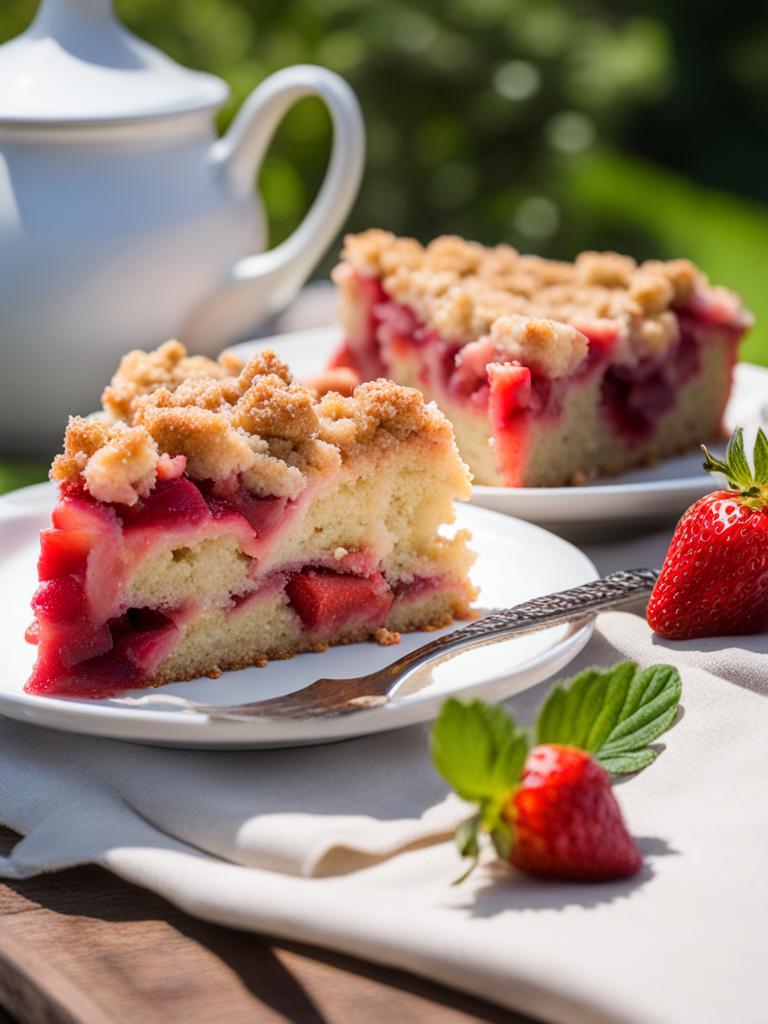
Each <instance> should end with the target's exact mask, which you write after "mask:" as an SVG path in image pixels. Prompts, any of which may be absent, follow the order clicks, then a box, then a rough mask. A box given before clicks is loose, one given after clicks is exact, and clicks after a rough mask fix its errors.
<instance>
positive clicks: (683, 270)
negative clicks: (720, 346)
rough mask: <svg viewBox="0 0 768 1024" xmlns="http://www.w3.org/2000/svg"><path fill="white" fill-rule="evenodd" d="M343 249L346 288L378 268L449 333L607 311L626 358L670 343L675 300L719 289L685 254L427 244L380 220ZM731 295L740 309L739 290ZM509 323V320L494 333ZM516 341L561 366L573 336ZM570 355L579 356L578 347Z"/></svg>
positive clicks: (587, 320) (591, 318) (399, 293)
mask: <svg viewBox="0 0 768 1024" xmlns="http://www.w3.org/2000/svg"><path fill="white" fill-rule="evenodd" d="M342 259H343V260H344V262H343V263H341V264H340V266H338V267H337V268H336V270H335V271H334V274H333V276H334V280H335V281H336V283H337V284H338V285H339V287H340V288H341V289H342V291H344V290H345V289H351V288H352V287H353V284H352V281H351V278H352V277H353V276H354V274H355V273H357V274H362V275H366V276H370V277H376V278H379V280H380V281H381V284H382V287H383V288H384V290H385V292H386V293H387V295H388V296H390V297H391V298H392V299H394V300H395V301H396V302H398V303H399V304H401V305H404V306H407V307H409V308H410V309H412V310H413V312H414V314H415V315H416V316H417V317H418V319H419V320H420V321H421V322H423V323H425V324H427V325H428V326H430V327H432V328H433V329H434V330H436V331H437V332H438V333H439V334H440V335H441V336H442V337H443V338H445V339H446V340H448V341H453V342H456V343H459V344H469V343H471V342H474V341H477V340H478V339H479V338H481V337H484V336H485V335H488V334H491V333H493V332H495V331H496V324H497V322H498V321H499V319H500V318H513V319H514V318H527V319H528V320H531V321H542V320H548V321H553V322H559V323H561V324H562V323H565V324H569V323H570V324H574V325H576V326H578V327H579V328H580V329H581V332H583V331H585V330H589V329H590V327H593V326H594V327H597V328H599V327H600V326H601V325H600V323H599V322H600V321H606V320H610V321H612V322H613V329H614V330H616V329H618V332H619V336H620V338H621V339H622V344H621V346H620V348H619V350H618V354H617V358H620V359H622V360H624V361H626V362H636V361H637V360H638V359H640V358H643V357H644V356H646V355H648V354H656V353H661V352H663V351H664V350H665V349H666V348H667V347H668V346H669V345H671V344H673V343H674V342H675V341H676V340H677V337H678V329H677V319H676V317H675V315H674V313H673V310H674V309H675V308H677V307H679V306H681V305H684V304H685V303H687V302H688V301H689V300H690V299H691V298H692V297H693V296H694V294H695V293H697V292H698V293H702V294H711V293H712V292H713V289H711V287H710V286H709V283H708V280H707V278H706V277H705V275H704V274H703V273H702V272H701V271H699V270H698V269H697V268H696V267H695V266H694V265H693V264H692V263H691V262H690V261H689V260H684V259H675V260H668V261H663V260H647V261H645V262H644V263H641V264H639V265H638V264H637V263H636V262H635V260H633V259H632V258H631V257H629V256H623V255H621V254H619V253H615V252H583V253H581V254H580V255H579V256H577V257H576V259H575V261H574V262H573V263H567V262H563V261H559V260H547V259H543V258H541V257H539V256H526V255H522V254H520V253H518V252H517V250H516V249H514V248H513V247H512V246H509V245H499V246H495V247H493V248H487V247H485V246H482V245H479V244H478V243H477V242H468V241H465V240H464V239H461V238H458V237H455V236H443V237H441V238H436V239H435V240H434V241H432V242H430V243H429V244H428V245H426V246H423V245H421V244H420V243H419V242H417V241H416V240H415V239H412V238H397V237H396V236H395V235H393V234H391V233H390V232H388V231H381V230H378V229H372V230H370V231H366V232H363V233H362V234H359V235H348V236H347V238H346V239H345V241H344V250H343V252H342ZM729 294H732V293H729ZM734 301H735V303H736V304H737V306H738V308H739V310H740V304H739V303H738V299H737V298H736V297H735V296H734ZM602 326H603V328H604V326H605V325H602ZM510 329H511V328H510V327H509V325H507V324H505V325H502V326H501V328H500V329H499V331H498V332H497V333H500V334H501V335H506V334H508V333H509V331H510ZM581 339H582V333H580V331H576V332H575V333H574V334H573V335H571V340H572V341H573V343H574V344H575V345H576V349H577V350H578V351H581V349H582V345H583V342H582V340H581ZM529 342H530V345H529ZM516 344H519V345H520V346H521V347H520V348H519V350H518V356H517V358H519V359H520V361H521V362H523V363H527V362H528V361H529V360H530V359H536V360H537V361H538V363H539V368H540V370H541V372H542V373H545V374H547V375H549V376H557V375H559V373H560V367H561V366H562V364H563V360H564V358H565V357H564V355H563V350H564V347H565V346H566V345H567V344H568V338H567V336H565V335H563V334H558V333H557V332H554V331H552V332H551V333H550V335H549V340H548V341H547V340H545V339H544V338H543V336H541V335H539V334H532V335H531V336H530V338H528V337H527V336H520V337H518V338H517V339H516ZM570 362H572V363H574V364H575V365H578V362H577V360H576V351H575V352H574V354H573V355H572V356H571V357H570Z"/></svg>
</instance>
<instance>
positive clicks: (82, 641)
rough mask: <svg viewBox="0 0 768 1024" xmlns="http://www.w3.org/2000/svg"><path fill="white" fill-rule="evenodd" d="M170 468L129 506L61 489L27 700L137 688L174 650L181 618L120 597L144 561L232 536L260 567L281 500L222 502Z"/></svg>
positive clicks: (76, 488)
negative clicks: (168, 549)
mask: <svg viewBox="0 0 768 1024" xmlns="http://www.w3.org/2000/svg"><path fill="white" fill-rule="evenodd" d="M180 468H181V467H179V466H178V465H177V460H168V464H167V466H166V467H165V471H164V472H163V473H162V474H161V475H160V479H159V480H158V482H157V484H156V486H155V488H154V489H153V490H152V492H151V493H150V494H149V495H148V496H147V497H146V498H144V499H143V500H142V501H140V502H138V503H137V504H136V505H135V506H131V507H128V506H126V505H118V504H115V505H107V504H103V503H100V502H96V501H94V500H93V499H92V498H91V497H90V495H89V494H88V492H87V491H86V490H85V488H84V486H82V484H74V485H73V484H68V485H65V486H64V487H62V488H61V499H60V501H59V503H58V505H57V506H56V508H55V510H54V513H53V528H52V529H49V530H43V531H42V533H41V543H40V557H39V560H38V578H39V579H40V581H41V585H40V587H39V588H38V591H37V593H36V594H35V597H34V600H33V610H34V612H35V617H36V621H35V623H34V624H33V626H31V627H30V628H29V629H28V630H27V634H26V636H27V639H28V640H29V642H30V643H36V644H37V645H38V657H37V662H36V664H35V668H34V671H33V673H32V677H31V678H30V680H29V682H28V683H27V687H26V689H27V691H28V692H30V693H56V694H63V695H67V694H68V695H81V696H106V695H108V694H111V693H115V692H118V691H119V690H122V689H125V688H126V687H128V686H140V685H142V683H143V682H144V681H145V680H146V679H147V678H148V677H149V676H151V674H152V672H153V671H154V670H155V668H156V667H157V665H158V664H159V662H160V661H161V660H162V658H163V657H165V655H166V654H167V653H168V652H169V651H170V650H171V648H172V647H173V644H174V643H175V640H176V637H177V635H178V632H179V631H178V625H177V620H178V619H179V617H180V615H181V611H180V610H176V611H167V612H166V611H164V610H161V611H156V610H152V609H125V607H124V606H122V605H121V592H122V590H123V587H124V584H125V582H126V580H128V579H129V578H130V577H131V576H132V575H133V574H134V573H135V572H136V569H137V567H138V566H139V564H140V563H141V561H142V560H143V559H144V558H146V557H147V556H149V555H151V554H152V552H153V551H154V550H156V549H157V548H158V547H160V546H167V545H168V544H169V543H171V544H177V545H178V547H184V546H187V545H189V544H194V543H197V542H198V541H200V540H203V539H204V538H205V537H206V536H220V535H221V534H222V533H227V532H231V533H233V534H235V536H237V538H238V540H239V542H240V544H241V546H242V547H243V549H244V550H245V551H246V552H247V553H248V554H250V555H251V556H252V557H254V558H258V557H259V556H260V555H261V554H262V552H263V551H264V549H265V548H266V547H268V546H269V544H270V543H272V542H273V540H274V537H275V535H276V533H277V532H278V530H280V529H281V528H282V527H283V526H284V525H285V524H286V523H287V522H289V521H290V516H289V512H290V507H291V506H292V505H293V504H295V503H291V502H289V501H288V499H287V498H278V497H265V498H257V497H254V496H252V495H249V494H247V493H245V492H244V491H242V490H240V489H237V488H233V489H232V490H231V491H230V492H228V493H220V492H218V491H215V489H214V488H212V487H210V488H209V487H205V486H202V487H198V486H197V485H196V484H194V483H193V482H192V481H191V480H189V479H188V478H186V477H183V476H179V475H178V470H179V469H180Z"/></svg>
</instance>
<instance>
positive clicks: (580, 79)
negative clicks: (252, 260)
mask: <svg viewBox="0 0 768 1024" xmlns="http://www.w3.org/2000/svg"><path fill="white" fill-rule="evenodd" d="M35 6H36V3H35V0H4V2H3V5H2V8H0V39H5V38H9V37H10V36H11V35H13V34H15V33H16V32H18V31H20V30H21V29H22V28H23V27H24V26H25V24H26V23H27V22H28V21H29V19H30V18H31V16H32V14H33V11H34V9H35ZM116 7H117V10H118V13H119V14H120V16H121V17H122V18H123V20H124V21H125V22H126V24H127V25H129V26H130V27H131V28H132V29H133V30H134V31H136V32H137V33H138V34H139V35H141V36H142V37H144V38H145V39H147V40H149V41H150V42H152V43H154V44H155V45H157V46H159V47H161V48H162V49H164V50H165V51H167V52H168V53H170V54H171V55H173V56H174V57H175V58H176V59H177V60H180V61H181V62H183V63H185V64H188V65H191V66H193V67H197V68H200V69H205V70H208V71H212V72H214V73H216V74H218V75H221V76H222V77H224V78H226V80H227V81H228V82H229V84H230V86H231V89H232V95H231V99H230V101H229V102H228V103H227V105H226V106H225V108H224V109H223V110H222V111H221V114H220V126H221V127H222V128H225V127H226V125H227V123H228V121H229V120H230V118H231V116H232V114H233V112H234V111H235V110H236V109H237V108H238V106H239V105H240V103H241V102H242V101H243V99H244V98H245V97H246V96H247V94H248V92H249V91H250V90H251V89H252V88H253V87H254V86H255V85H256V84H257V83H258V82H259V81H260V80H261V79H262V78H264V77H265V76H266V75H267V74H268V73H270V72H271V71H274V70H276V69H277V68H279V67H282V66H284V65H287V64H292V63H298V62H315V63H319V64H324V65H326V66H328V67H331V68H333V69H334V70H336V71H338V72H340V73H341V74H342V75H344V76H346V77H347V78H348V79H349V81H350V82H351V83H352V85H353V86H354V88H355V89H356V91H357V93H358V95H359V97H360V100H361V102H362V105H363V108H364V111H365V114H366V120H367V125H368V134H369V138H368V167H367V172H366V177H365V181H364V185H363V189H362V192H361V194H360V198H359V201H358V202H357V204H356V207H355V210H354V211H353V214H352V216H351V218H350V221H349V225H348V226H349V227H350V228H352V229H361V228H364V227H367V226H370V225H378V226H382V227H387V228H391V229H392V230H395V231H398V232H407V233H410V234H415V235H417V236H419V237H422V238H427V237H430V236H432V235H434V234H437V233H440V232H445V231H449V232H457V233H460V234H465V235H468V236H470V237H474V238H478V239H480V240H482V241H485V242H497V241H506V242H510V243H512V244H514V245H516V246H518V247H520V248H522V249H525V250H528V251H531V250H535V251H538V252H541V253H543V254H545V255H558V256H564V257H569V256H573V255H574V254H575V253H576V252H577V251H578V250H579V249H582V248H601V247H602V248H605V247H612V248H619V249H623V250H625V251H628V252H631V253H633V254H634V255H636V256H637V257H640V258H643V257H646V256H650V255H658V256H674V255H687V256H690V257H691V258H693V259H694V260H696V261H697V262H699V263H700V264H701V265H702V266H703V267H704V268H705V269H706V270H707V271H709V272H710V274H711V276H712V277H713V278H714V279H715V280H716V281H717V282H719V283H724V284H728V285H731V286H732V287H735V288H737V289H738V290H740V291H741V292H742V293H743V294H744V295H745V297H746V299H747V302H748V303H749V304H750V305H751V307H752V308H753V310H754V311H755V312H756V313H757V315H758V328H757V329H756V331H755V332H754V333H753V336H752V338H751V340H750V342H749V343H748V346H747V350H746V355H747V356H748V357H749V358H752V359H762V360H763V361H765V362H768V329H766V328H763V327H762V326H760V324H761V322H762V323H766V324H768V295H766V291H765V289H764V288H763V287H762V280H761V277H762V266H763V264H764V262H765V257H766V254H768V206H767V205H766V204H767V203H768V175H766V173H765V172H766V154H765V130H764V128H765V124H764V122H765V110H766V108H768V60H767V59H766V54H767V53H768V18H767V17H766V5H765V2H764V0H760V2H759V3H758V2H753V0H740V3H739V4H737V5H722V4H707V3H701V0H640V2H633V3H631V4H630V3H627V2H626V0H442V2H440V3H438V2H437V0H408V2H406V0H386V2H382V0H378V2H377V0H258V2H256V0H165V2H163V3H157V0H117V2H116ZM329 145H330V126H329V119H328V117H327V114H326V113H325V111H324V109H323V108H322V106H321V104H320V103H319V102H317V101H315V100H304V101H302V102H301V103H300V104H298V105H297V106H296V107H295V108H294V110H293V111H292V112H291V113H290V115H289V116H288V118H287V119H286V121H285V122H284V124H283V126H282V127H281V129H280V131H279V133H278V136H277V138H276V140H275V143H274V145H273V147H272V150H271V153H270V155H269V157H268V160H267V162H266V165H265V167H264V170H263V173H262V176H261V180H260V187H261V189H262V191H263V193H264V196H265V199H266V201H267V205H268V209H269V213H270V220H271V230H272V238H273V241H277V240H279V239H281V238H283V237H285V235H286V234H287V233H289V232H290V231H291V230H292V228H293V227H294V226H295V225H296V224H297V223H298V221H299V220H300V219H301V217H302V215H303V213H304V211H305V210H306V208H307V206H308V205H309V203H310V201H311V198H312V196H313V194H314V192H315V191H316V189H317V186H318V184H319V181H320V179H321V177H322V173H323V165H324V161H325V159H326V157H327V154H328V150H329ZM332 261H333V254H331V255H329V257H328V259H327V261H326V263H325V265H324V266H323V267H321V268H319V271H318V273H325V272H326V271H327V269H328V267H329V266H330V265H331V263H332Z"/></svg>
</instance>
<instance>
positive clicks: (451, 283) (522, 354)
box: [334, 230, 751, 487]
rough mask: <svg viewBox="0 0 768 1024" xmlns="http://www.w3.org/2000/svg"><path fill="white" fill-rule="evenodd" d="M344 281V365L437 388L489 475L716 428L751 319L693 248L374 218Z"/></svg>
mask: <svg viewBox="0 0 768 1024" xmlns="http://www.w3.org/2000/svg"><path fill="white" fill-rule="evenodd" d="M334 278H335V280H336V282H337V284H338V286H339V288H340V291H341V296H342V323H343V328H344V332H345V341H344V344H343V347H342V349H341V350H340V351H339V352H338V353H337V355H336V357H335V359H334V367H336V368H338V367H347V368H351V369H352V370H353V371H355V372H356V373H357V374H358V377H359V379H363V380H368V379H372V378H376V377H380V376H387V377H389V378H391V379H392V380H395V381H398V382H399V383H401V384H407V385H410V386H412V387H417V388H420V389H421V390H422V391H423V392H424V394H425V395H426V397H427V398H429V399H435V400H436V401H437V402H438V404H439V405H440V408H441V409H442V410H443V412H445V414H446V415H447V416H448V418H449V419H450V420H451V422H452V423H453V426H454V430H455V433H456V439H457V441H458V444H459V448H460V450H461V453H462V455H463V457H464V458H465V459H466V461H467V462H468V463H469V466H470V468H471V470H472V472H473V474H474V479H475V483H480V484H491V485H502V486H508V487H531V486H558V485H562V484H567V483H578V482H582V481H584V480H586V479H588V478H590V477H594V476H596V475H598V474H601V473H617V472H621V471H623V470H625V469H628V468H630V467H632V466H637V465H641V464H643V463H647V462H649V461H654V460H656V459H660V458H664V457H665V456H669V455H672V454H675V453H677V452H680V451H683V450H685V449H686V448H688V447H689V446H691V445H693V444H694V443H699V442H701V441H703V440H706V439H708V438H711V437H714V436H716V435H717V434H718V433H719V432H720V430H721V421H722V416H723V410H724V408H725V404H726V401H727V399H728V396H729V393H730V389H731V378H732V372H733V366H734V364H735V361H736V357H737V349H738V344H739V341H740V340H741V338H742V336H743V334H744V332H745V331H746V329H747V328H748V327H749V325H750V323H751V317H750V316H749V314H748V313H747V312H746V311H745V310H744V308H743V306H742V304H741V302H740V300H739V299H738V297H737V296H736V295H734V294H733V293H732V292H729V291H727V290H726V289H723V288H713V287H712V286H710V284H709V283H708V281H707V279H706V278H705V277H704V275H703V274H702V273H701V272H700V271H699V270H697V269H696V267H694V265H693V264H692V263H690V262H688V261H687V260H670V261H667V262H663V261H659V260H649V261H647V262H645V263H641V264H640V265H638V264H636V263H635V261H634V260H632V259H630V258H629V257H627V256H620V255H618V254H617V253H611V252H584V253H581V255H580V256H578V257H577V259H576V260H575V261H574V262H573V263H564V262H559V261H555V260H545V259H541V258H539V257H536V256H523V255H520V254H519V253H518V252H516V251H515V250H514V249H513V248H511V247H510V246H505V245H501V246H497V247H495V248H485V247H484V246H482V245H478V244H476V243H474V242H467V241H464V240H463V239H460V238H455V237H443V238H438V239H436V240H435V241H433V242H431V243H430V244H429V245H427V246H426V247H425V246H422V245H421V244H419V243H418V242H416V241H415V240H414V239H409V238H396V237H395V236H394V235H392V234H390V233H389V232H386V231H378V230H371V231H367V232H365V233H364V234H361V235H352V236H350V237H348V238H347V239H346V244H345V248H344V252H343V262H342V263H341V265H340V266H339V267H337V268H336V271H335V272H334Z"/></svg>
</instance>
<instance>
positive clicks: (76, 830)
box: [0, 721, 467, 876]
mask: <svg viewBox="0 0 768 1024" xmlns="http://www.w3.org/2000/svg"><path fill="white" fill-rule="evenodd" d="M6 780H7V781H6ZM0 783H5V784H2V785H1V786H0V820H2V821H4V822H5V823H7V824H8V825H10V826H11V827H13V828H16V829H17V830H18V831H21V832H23V833H25V834H26V839H25V840H24V841H22V843H20V844H19V845H18V846H17V847H16V849H15V850H14V853H13V855H12V857H11V859H10V861H9V862H6V864H5V865H3V863H2V862H0V873H2V872H3V871H5V873H6V874H10V873H13V872H14V871H22V872H23V874H25V875H28V874H30V873H34V872H35V868H36V866H37V869H38V870H41V871H44V870H52V869H54V868H59V867H64V866H69V865H71V864H74V863H83V862H86V861H103V858H104V853H105V851H106V850H109V849H111V848H114V847H115V846H118V845H119V846H130V845H141V846H152V845H155V844H156V845H157V846H159V847H163V848H182V847H183V848H184V849H185V850H186V851H187V852H193V851H197V852H200V853H202V854H204V855H206V856H212V857H216V858H219V859H221V860H225V861H228V862H230V863H232V864H238V865H241V866H244V867H254V868H262V869H266V870H269V871H277V872H281V873H283V874H289V875H303V876H328V875H335V874H346V873H349V872H353V871H358V870H360V869H361V868H365V867H369V866H371V865H372V864H375V863H377V862H378V861H380V860H381V859H383V858H387V857H391V856H392V855H394V854H395V853H398V852H400V851H401V850H406V849H413V848H418V847H420V846H424V845H427V844H430V843H434V842H439V841H441V840H442V839H444V838H446V837H447V836H448V835H450V834H451V833H452V832H453V831H454V830H455V828H456V826H457V825H458V823H459V822H460V821H462V820H463V819H464V818H465V817H466V816H467V809H466V806H465V805H464V804H463V803H462V802H461V801H460V800H459V799H458V798H455V797H450V796H447V786H446V784H445V783H444V782H443V781H442V779H440V778H439V776H438V775H437V774H436V773H435V771H434V770H433V768H432V767H431V764H430V762H429V755H428V729H427V728H426V727H421V726H414V727H411V728H408V729H403V730H398V731H396V732H391V733H382V734H378V735H375V736H369V737H366V738H365V739H360V740H350V741H348V742H345V743H336V744H332V745H325V746H317V747H301V748H293V749H286V750H261V751H226V752H221V751H199V750H197V751H192V750H169V749H161V748H155V747H140V746H137V745H134V744H127V743H119V742H115V741H111V740H101V739H94V738H91V737H82V736H73V735H69V734H66V733H56V732H53V731H51V730H47V729H38V728H34V727H31V726H28V725H23V724H19V723H15V722H5V721H4V722H2V723H0Z"/></svg>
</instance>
